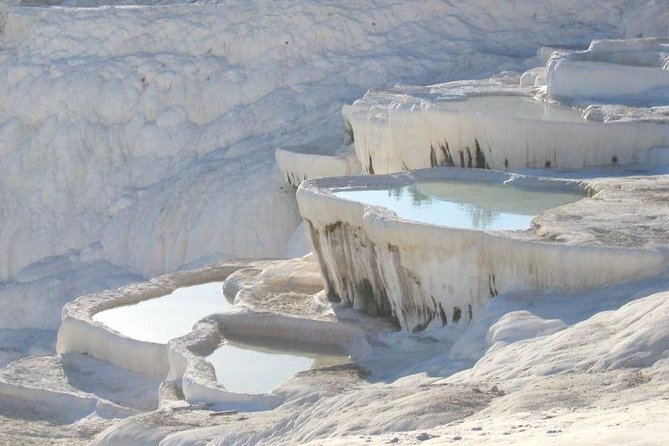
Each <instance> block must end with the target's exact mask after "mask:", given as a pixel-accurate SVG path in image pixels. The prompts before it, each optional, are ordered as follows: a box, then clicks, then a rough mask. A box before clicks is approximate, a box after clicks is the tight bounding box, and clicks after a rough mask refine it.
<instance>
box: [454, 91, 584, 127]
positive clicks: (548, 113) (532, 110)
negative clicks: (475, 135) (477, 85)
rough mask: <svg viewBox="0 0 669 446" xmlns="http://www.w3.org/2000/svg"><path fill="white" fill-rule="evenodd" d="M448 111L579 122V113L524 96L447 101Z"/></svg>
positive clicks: (582, 119) (476, 97)
mask: <svg viewBox="0 0 669 446" xmlns="http://www.w3.org/2000/svg"><path fill="white" fill-rule="evenodd" d="M444 104H447V107H448V109H451V108H452V109H454V110H457V111H462V112H470V113H482V114H487V115H495V116H505V117H508V118H514V119H531V120H538V121H554V122H581V123H585V122H586V120H585V119H584V118H583V116H582V115H581V112H579V111H578V110H575V109H573V108H572V107H568V106H565V105H559V104H550V103H547V102H539V101H535V100H533V99H531V98H528V97H526V96H471V97H468V98H467V99H466V100H464V101H448V102H444V103H442V105H444Z"/></svg>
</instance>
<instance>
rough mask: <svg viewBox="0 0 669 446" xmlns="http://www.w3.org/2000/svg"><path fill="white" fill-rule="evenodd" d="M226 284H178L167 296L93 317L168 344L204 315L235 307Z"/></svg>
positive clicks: (137, 336)
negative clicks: (230, 299)
mask: <svg viewBox="0 0 669 446" xmlns="http://www.w3.org/2000/svg"><path fill="white" fill-rule="evenodd" d="M222 287H223V282H210V283H203V284H200V285H193V286H187V287H182V288H177V289H176V290H174V291H173V292H172V293H170V294H167V295H165V296H161V297H156V298H154V299H149V300H145V301H142V302H139V303H136V304H133V305H125V306H122V307H116V308H111V309H109V310H105V311H101V312H99V313H96V314H94V315H93V320H96V321H98V322H102V323H103V324H105V325H107V326H108V327H110V328H113V329H114V330H116V331H118V332H120V333H122V334H124V335H126V336H128V337H129V338H133V339H137V340H139V341H146V342H158V343H161V344H166V343H167V342H168V341H170V340H171V339H174V338H178V337H179V336H183V335H185V334H188V333H190V331H191V330H192V328H193V325H194V324H195V322H197V321H198V320H200V319H202V318H203V317H205V316H208V315H210V314H214V313H221V312H224V311H225V310H227V309H229V308H231V307H232V305H231V304H230V303H229V302H228V301H227V300H226V299H225V297H224V296H223V291H222Z"/></svg>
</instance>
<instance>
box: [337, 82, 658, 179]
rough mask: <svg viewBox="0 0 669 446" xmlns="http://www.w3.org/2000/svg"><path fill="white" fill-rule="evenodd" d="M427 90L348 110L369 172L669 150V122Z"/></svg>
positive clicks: (610, 158)
mask: <svg viewBox="0 0 669 446" xmlns="http://www.w3.org/2000/svg"><path fill="white" fill-rule="evenodd" d="M443 88H446V87H442V90H438V89H434V91H431V89H430V88H429V87H426V88H425V89H424V90H423V92H420V91H418V92H417V91H412V90H411V89H408V90H405V91H403V90H402V89H395V90H392V91H388V92H382V91H380V92H374V91H370V92H368V93H367V94H366V95H365V97H364V98H363V99H361V100H358V101H356V102H354V103H353V105H352V106H351V107H349V108H348V109H347V110H348V111H347V113H346V118H347V120H348V122H349V123H350V125H351V127H352V128H353V135H354V138H355V143H354V145H355V152H356V156H357V157H358V160H360V162H361V164H362V165H363V166H364V167H365V170H366V172H367V173H376V174H383V173H391V172H399V171H403V170H408V169H419V168H425V167H434V166H457V167H475V168H485V169H487V168H490V169H499V170H506V169H512V168H525V167H539V168H544V167H551V168H561V169H580V168H584V167H588V166H603V165H632V164H638V163H642V162H644V161H645V160H646V158H647V156H648V152H649V151H650V150H651V149H653V148H654V147H662V146H667V145H669V124H667V123H666V122H645V121H643V120H640V119H639V120H628V121H616V122H600V121H594V120H586V119H584V118H583V116H581V113H580V112H579V111H577V110H574V109H571V108H570V107H566V106H562V105H555V104H549V103H541V102H538V101H535V100H533V99H530V98H529V97H523V96H508V95H507V96H499V95H497V94H496V95H486V96H466V97H465V96H462V95H460V96H457V95H456V93H457V89H456V88H455V87H453V90H454V91H453V92H452V93H451V96H444V90H443Z"/></svg>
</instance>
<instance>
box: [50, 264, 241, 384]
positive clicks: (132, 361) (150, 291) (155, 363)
mask: <svg viewBox="0 0 669 446" xmlns="http://www.w3.org/2000/svg"><path fill="white" fill-rule="evenodd" d="M247 266H248V264H247V263H244V262H229V263H219V264H214V265H211V266H209V267H207V268H204V269H200V270H195V271H192V272H181V273H172V274H167V275H164V276H161V277H158V278H155V279H153V280H151V281H150V282H147V283H140V284H135V285H128V286H126V287H123V288H120V289H118V290H115V291H104V292H102V293H97V294H90V295H86V296H82V297H80V298H78V299H76V300H75V301H73V302H70V303H68V304H67V305H66V306H65V307H64V309H63V321H62V323H61V326H60V329H59V330H58V342H57V346H56V348H57V351H58V353H67V352H79V353H86V354H88V355H91V356H93V357H95V358H98V359H102V360H104V361H107V362H109V363H111V364H113V365H116V366H118V367H122V368H124V369H127V370H131V371H134V372H138V373H145V374H149V375H156V376H160V377H164V376H165V375H167V373H168V372H169V363H168V358H167V344H166V343H158V342H148V341H142V340H138V339H133V338H130V337H128V336H126V335H123V334H122V333H119V332H117V331H115V330H113V329H111V328H110V327H108V326H106V325H105V324H103V323H102V322H99V321H97V320H94V319H93V315H94V314H95V313H98V312H101V311H104V310H107V309H109V308H113V307H118V306H123V305H130V304H133V303H137V302H140V301H142V300H147V299H151V298H155V297H158V296H163V295H166V294H169V293H171V292H172V291H174V290H175V289H176V288H179V287H182V286H188V285H195V284H199V283H204V282H211V281H223V280H224V279H225V278H226V277H227V276H229V275H230V274H231V273H233V272H234V271H236V270H238V269H241V268H243V267H247ZM221 298H223V295H221Z"/></svg>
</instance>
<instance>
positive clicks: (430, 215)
mask: <svg viewBox="0 0 669 446" xmlns="http://www.w3.org/2000/svg"><path fill="white" fill-rule="evenodd" d="M334 195H336V196H338V197H341V198H346V199H348V200H353V201H358V202H360V203H364V204H370V205H376V206H382V207H385V208H387V209H390V210H392V211H393V212H395V213H396V214H397V215H398V216H400V217H401V218H404V219H407V220H414V221H417V222H422V223H430V224H438V225H443V226H449V227H453V228H465V229H486V230H512V229H525V228H527V227H529V225H530V222H531V221H532V219H533V218H534V216H535V215H536V214H537V213H538V212H540V211H543V210H545V209H550V208H554V207H558V206H562V205H564V204H568V203H573V202H574V201H577V200H579V199H581V198H583V195H580V194H578V193H572V192H554V191H551V192H547V191H536V190H525V189H519V188H515V187H512V186H507V185H501V184H489V183H474V182H462V181H439V182H425V183H416V184H412V185H408V186H404V187H400V188H393V189H384V190H342V191H336V192H334Z"/></svg>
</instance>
